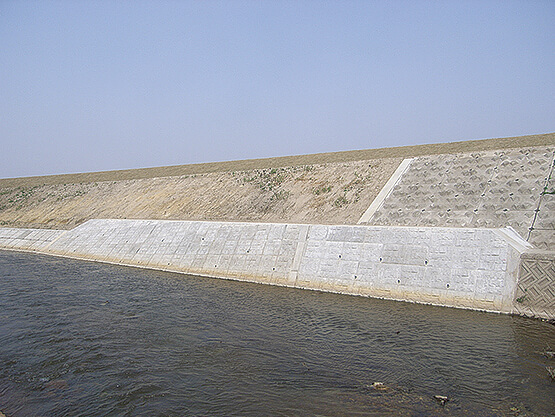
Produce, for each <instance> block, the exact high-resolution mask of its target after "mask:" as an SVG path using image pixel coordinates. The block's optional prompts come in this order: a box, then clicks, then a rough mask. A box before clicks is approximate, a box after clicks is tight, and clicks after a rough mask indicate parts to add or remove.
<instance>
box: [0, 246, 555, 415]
mask: <svg viewBox="0 0 555 417" xmlns="http://www.w3.org/2000/svg"><path fill="white" fill-rule="evenodd" d="M548 347H551V349H555V326H553V325H551V324H548V323H543V322H540V321H537V320H530V319H524V318H519V317H511V316H505V315H497V314H491V313H480V312H473V311H465V310H457V309H450V308H441V307H432V306H423V305H416V304H408V303H400V302H392V301H384V300H374V299H368V298H362V297H352V296H342V295H336V294H326V293H319V292H313V291H303V290H296V289H289V288H280V287H272V286H266V285H257V284H250V283H242V282H234V281H225V280H216V279H209V278H199V277H192V276H186V275H179V274H172V273H165V272H158V271H148V270H141V269H134V268H126V267H119V266H113V265H105V264H99V263H92V262H84V261H75V260H69V259H62V258H54V257H48V256H41V255H34V254H23V253H16V252H0V411H2V412H4V413H5V414H6V415H7V416H8V417H12V416H107V415H109V416H143V415H148V416H299V415H302V416H436V415H437V416H451V415H452V416H468V415H476V416H516V415H519V416H549V415H553V413H554V411H555V400H554V397H555V395H554V394H555V382H552V381H551V380H550V379H549V377H548V374H547V372H546V370H545V366H555V360H553V359H549V358H547V357H545V356H543V355H542V352H545V350H546V349H547V348H548ZM374 382H382V383H383V384H384V386H385V387H386V389H385V390H377V389H375V388H374V387H372V383H374ZM434 395H445V396H447V397H449V401H448V402H447V403H446V405H445V407H441V405H439V404H438V403H437V402H436V401H435V400H434V398H433V396H434Z"/></svg>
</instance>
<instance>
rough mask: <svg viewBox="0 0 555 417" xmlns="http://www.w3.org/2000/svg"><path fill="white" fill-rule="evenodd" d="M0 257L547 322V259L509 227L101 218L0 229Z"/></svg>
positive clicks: (550, 295) (547, 255)
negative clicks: (75, 262)
mask: <svg viewBox="0 0 555 417" xmlns="http://www.w3.org/2000/svg"><path fill="white" fill-rule="evenodd" d="M0 248H4V249H14V250H25V251H35V252H39V253H45V254H51V255H57V256H64V257H70V258H77V259H86V260H93V261H101V262H109V263H114V264H120V265H129V266H137V267H143V268H151V269H159V270H167V271H173V272H181V273H187V274H196V275H202V276H210V277H217V278H225V279H235V280H242V281H250V282H257V283H265V284H272V285H283V286H289V287H295V288H305V289H312V290H321V291H329V292H337V293H343V294H353V295H364V296H370V297H378V298H385V299H393V300H401V301H409V302H417V303H427V304H434V305H442V306H449V307H460V308H469V309H476V310H486V311H494V312H502V313H515V314H521V315H527V316H537V317H542V318H548V319H552V318H555V312H554V311H553V309H552V308H551V306H552V304H553V298H554V297H553V294H555V288H554V280H553V279H552V277H553V269H554V268H553V265H554V259H555V257H553V254H552V253H549V252H538V251H533V248H532V246H531V245H530V244H529V243H527V242H526V241H525V240H524V239H522V238H521V237H520V236H519V235H518V234H517V233H516V232H514V231H513V230H512V229H511V228H504V229H478V228H472V229H470V228H469V229H462V228H440V227H437V228H432V227H391V226H381V227H380V226H346V225H340V226H338V225H307V224H278V223H238V222H237V223H234V222H202V221H197V222H195V221H163V220H117V219H106V220H100V219H99V220H90V221H87V222H85V223H84V224H82V225H81V226H78V227H76V228H74V229H72V230H69V231H62V230H38V229H37V230H33V229H13V228H11V229H10V228H0ZM540 266H541V268H540Z"/></svg>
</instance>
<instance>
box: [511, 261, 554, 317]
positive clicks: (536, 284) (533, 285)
mask: <svg viewBox="0 0 555 417" xmlns="http://www.w3.org/2000/svg"><path fill="white" fill-rule="evenodd" d="M515 301H516V302H515V310H516V311H517V312H518V313H519V314H521V315H525V316H532V317H535V316H537V317H545V318H551V319H555V252H543V251H530V252H526V253H523V254H522V260H521V264H520V273H519V280H518V288H517V292H516V298H515Z"/></svg>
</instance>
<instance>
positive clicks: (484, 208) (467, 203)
mask: <svg viewBox="0 0 555 417" xmlns="http://www.w3.org/2000/svg"><path fill="white" fill-rule="evenodd" d="M554 151H555V149H554V148H553V147H537V148H528V149H526V148H523V149H512V150H498V151H483V152H473V153H460V154H452V155H431V156H422V157H417V158H414V159H413V160H412V161H411V163H410V166H409V168H408V169H407V171H406V172H404V173H403V175H402V178H401V179H400V180H399V181H398V182H397V183H396V185H395V187H394V189H393V190H392V192H391V193H390V194H389V195H388V197H387V198H386V199H385V201H384V203H383V204H382V205H381V207H380V208H379V209H378V210H377V211H375V212H374V214H373V216H372V217H371V218H369V219H365V224H369V225H380V226H438V227H466V228H476V227H488V228H503V227H506V226H511V227H512V228H514V229H515V230H516V231H517V232H518V233H519V234H520V235H521V236H522V237H523V238H524V239H527V238H528V234H529V229H530V227H531V226H532V225H533V230H532V232H531V234H530V238H529V241H530V242H531V243H532V244H533V245H535V246H536V247H537V248H540V249H544V250H553V249H554V248H555V209H554V207H555V206H554V204H555V192H553V186H552V183H553V181H555V179H551V182H550V181H549V175H550V172H551V167H552V165H553V160H554ZM550 184H551V185H550ZM546 186H547V187H548V188H547V190H546V188H545V187H546ZM546 191H547V193H546ZM538 208H539V211H538V215H537V216H536V217H537V219H536V221H535V222H534V217H535V213H536V210H538ZM533 223H534V224H533Z"/></svg>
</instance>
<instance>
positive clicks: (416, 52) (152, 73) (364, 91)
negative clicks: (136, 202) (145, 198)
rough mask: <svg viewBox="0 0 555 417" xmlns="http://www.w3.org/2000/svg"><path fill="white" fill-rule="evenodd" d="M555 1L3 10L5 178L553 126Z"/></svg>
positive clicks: (89, 4)
mask: <svg viewBox="0 0 555 417" xmlns="http://www.w3.org/2000/svg"><path fill="white" fill-rule="evenodd" d="M554 21H555V1H553V0H546V1H533V0H526V1H512V0H499V1H491V0H476V1H472V0H465V1H461V0H455V1H448V0H444V1H433V0H428V1H419V0H410V1H402V0H390V1H385V0H384V1H370V0H366V1H350V0H338V1H324V0H322V1H312V0H294V1H285V0H283V1H279V0H276V1H269V0H256V1H255V0H252V1H240V0H235V1H211V0H207V1H177V0H174V1H160V0H157V1H154V0H152V1H140V0H138V1H117V0H111V1H102V0H99V1H84V0H72V1H61V0H58V1H31V0H26V1H22V0H21V1H15V0H0V178H7V177H20V176H32V175H47V174H60V173H71V172H89V171H101V170H113V169H128V168H142V167H151V166H164V165H180V164H189V163H199V162H213V161H226V160H237V159H250V158H263V157H275V156H284V155H299V154H308V153H319V152H334V151H343V150H354V149H370V148H380V147H389V146H404V145H414V144H424V143H440V142H452V141H460V140H472V139H485V138H495V137H509V136H521V135H528V134H538V133H549V132H555V24H553V22H554Z"/></svg>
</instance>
